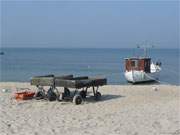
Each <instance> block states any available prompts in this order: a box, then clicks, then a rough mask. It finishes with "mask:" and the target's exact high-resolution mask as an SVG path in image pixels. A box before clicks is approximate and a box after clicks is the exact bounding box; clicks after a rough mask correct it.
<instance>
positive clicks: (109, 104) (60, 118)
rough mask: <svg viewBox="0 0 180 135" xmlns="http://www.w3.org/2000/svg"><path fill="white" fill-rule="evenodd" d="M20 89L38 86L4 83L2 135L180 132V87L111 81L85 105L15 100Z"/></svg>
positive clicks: (0, 85)
mask: <svg viewBox="0 0 180 135" xmlns="http://www.w3.org/2000/svg"><path fill="white" fill-rule="evenodd" d="M17 87H18V88H27V87H28V88H31V89H32V90H36V88H35V87H32V86H30V84H29V83H12V82H7V83H0V134H1V135H180V86H171V85H126V86H125V85H124V86H120V85H107V86H103V87H101V88H100V91H101V93H102V100H101V101H98V102H95V101H94V100H93V98H92V97H89V98H87V99H86V100H85V101H84V102H83V103H82V104H81V105H74V104H73V103H72V102H58V101H54V102H49V101H46V100H35V99H33V100H27V101H16V100H15V99H13V98H12V95H13V93H14V92H15V90H16V88H17ZM3 88H6V89H10V91H6V92H3V91H2V89H3ZM60 90H61V89H60Z"/></svg>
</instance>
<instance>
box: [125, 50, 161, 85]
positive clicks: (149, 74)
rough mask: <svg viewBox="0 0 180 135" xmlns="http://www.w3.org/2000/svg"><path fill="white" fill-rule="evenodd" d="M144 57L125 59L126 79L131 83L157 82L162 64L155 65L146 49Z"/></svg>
mask: <svg viewBox="0 0 180 135" xmlns="http://www.w3.org/2000/svg"><path fill="white" fill-rule="evenodd" d="M144 51H145V56H144V57H130V58H125V73H124V75H125V78H126V80H127V81H128V82H131V83H141V82H147V81H157V80H158V79H159V74H160V71H161V62H156V64H154V63H153V62H152V61H151V58H150V57H147V50H146V48H145V49H144Z"/></svg>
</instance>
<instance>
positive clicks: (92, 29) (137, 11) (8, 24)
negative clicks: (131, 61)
mask: <svg viewBox="0 0 180 135" xmlns="http://www.w3.org/2000/svg"><path fill="white" fill-rule="evenodd" d="M178 8H179V3H178V1H174V2H170V1H159V2H157V1H148V2H143V1H134V2H132V1H128V2H125V1H114V2H110V1H109V2H108V1H106V2H105V1H104V2H103V1H99V2H82V1H79V2H77V1H74V2H72V1H71V2H63V1H52V2H50V1H49V2H48V1H38V2H36V1H34V2H33V1H24V2H23V1H14V2H13V1H1V46H3V47H63V48H64V47H67V48H71V47H73V48H74V47H83V48H89V47H93V48H94V47H96V48H127V47H134V46H135V45H136V44H137V43H141V42H142V41H145V40H148V41H149V42H152V43H154V44H155V45H156V46H157V47H161V48H162V47H165V48H177V47H178V46H179V30H180V27H179V23H180V22H179V17H180V16H179V12H178V11H179V9H178Z"/></svg>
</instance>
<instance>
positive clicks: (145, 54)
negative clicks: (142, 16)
mask: <svg viewBox="0 0 180 135" xmlns="http://www.w3.org/2000/svg"><path fill="white" fill-rule="evenodd" d="M137 48H143V50H144V57H147V56H148V52H147V51H148V48H154V45H149V44H148V42H147V41H145V42H144V43H142V45H137Z"/></svg>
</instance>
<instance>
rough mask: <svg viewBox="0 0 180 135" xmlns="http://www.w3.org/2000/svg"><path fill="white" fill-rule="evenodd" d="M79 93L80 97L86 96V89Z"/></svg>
mask: <svg viewBox="0 0 180 135" xmlns="http://www.w3.org/2000/svg"><path fill="white" fill-rule="evenodd" d="M79 94H80V95H81V97H82V98H86V91H84V90H82V91H81V92H80V93H79Z"/></svg>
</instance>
